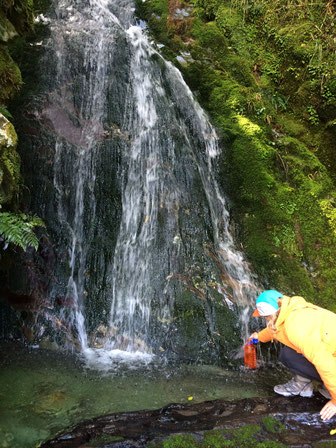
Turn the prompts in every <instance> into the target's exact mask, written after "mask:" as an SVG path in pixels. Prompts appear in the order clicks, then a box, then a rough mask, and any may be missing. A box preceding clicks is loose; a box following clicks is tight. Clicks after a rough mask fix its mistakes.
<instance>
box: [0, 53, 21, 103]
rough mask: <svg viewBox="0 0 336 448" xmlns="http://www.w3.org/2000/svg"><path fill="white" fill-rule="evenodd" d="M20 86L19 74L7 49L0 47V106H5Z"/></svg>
mask: <svg viewBox="0 0 336 448" xmlns="http://www.w3.org/2000/svg"><path fill="white" fill-rule="evenodd" d="M21 85H22V78H21V72H20V70H19V68H18V66H17V65H16V64H15V62H14V61H13V59H12V58H11V57H10V55H9V53H8V51H7V49H4V48H1V47H0V86H1V87H0V106H6V105H7V104H8V102H9V101H10V100H12V99H13V98H14V96H15V95H16V94H17V92H18V91H19V90H20V88H21Z"/></svg>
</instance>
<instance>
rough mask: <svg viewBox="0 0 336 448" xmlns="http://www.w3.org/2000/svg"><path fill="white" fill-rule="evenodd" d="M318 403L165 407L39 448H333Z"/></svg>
mask: <svg viewBox="0 0 336 448" xmlns="http://www.w3.org/2000/svg"><path fill="white" fill-rule="evenodd" d="M324 403H325V400H324V399H322V397H314V398H310V399H305V398H301V397H293V398H286V397H278V396H274V397H269V398H249V399H243V400H237V401H223V400H216V401H207V402H203V403H198V404H193V405H190V404H187V405H182V404H171V405H168V406H166V407H164V408H161V409H158V410H154V411H139V412H125V413H119V414H110V415H105V416H102V417H98V418H94V419H91V420H88V421H85V422H83V423H80V424H79V425H77V426H76V427H74V428H72V429H70V430H69V431H66V432H64V433H62V434H60V435H59V436H58V437H56V438H55V439H53V440H50V441H48V442H46V443H44V444H42V445H41V448H77V447H78V448H91V447H96V448H112V447H114V448H145V447H147V448H149V447H153V448H159V447H164V448H166V447H167V448H182V447H186V448H192V447H202V448H205V447H207V448H212V447H217V448H218V447H248V448H252V447H259V448H261V447H269V448H270V447H272V448H275V447H284V446H287V447H296V448H299V447H301V448H309V447H310V448H325V447H334V446H336V437H335V436H334V435H333V434H334V431H333V429H334V428H335V427H336V418H333V419H332V420H330V421H328V422H323V421H322V420H321V418H320V415H319V411H320V410H321V408H322V407H323V405H324ZM335 432H336V430H335ZM211 440H213V441H211ZM214 440H215V441H214ZM221 440H222V443H221V442H220V441H221Z"/></svg>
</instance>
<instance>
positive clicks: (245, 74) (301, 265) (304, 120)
mask: <svg viewBox="0 0 336 448" xmlns="http://www.w3.org/2000/svg"><path fill="white" fill-rule="evenodd" d="M154 4H155V9H154ZM137 5H138V14H139V16H141V17H142V18H143V19H145V20H147V21H148V24H149V28H150V31H151V33H152V34H153V37H154V39H156V40H157V42H161V43H163V44H164V45H165V47H163V48H162V50H161V51H162V52H163V54H164V56H165V57H166V58H169V59H170V60H172V61H174V63H175V64H176V65H178V66H179V68H180V70H181V71H182V73H183V75H184V78H185V80H186V81H187V83H188V84H189V86H190V87H191V89H192V90H193V91H194V93H195V95H196V97H197V98H198V100H199V101H200V103H201V104H202V106H203V107H204V108H205V109H206V110H207V111H208V113H209V115H210V116H211V119H212V122H213V123H214V124H215V126H216V128H217V130H218V133H219V136H220V138H221V141H222V145H223V146H225V147H226V148H228V151H225V154H224V155H223V156H222V159H221V160H220V170H221V179H222V184H223V188H224V190H225V191H226V192H227V193H228V194H229V196H230V197H231V199H232V203H233V206H232V215H233V217H234V219H235V221H236V222H238V223H239V225H240V233H239V235H238V237H239V239H240V240H241V243H242V245H243V247H244V250H245V252H246V254H247V257H248V258H249V260H250V261H251V262H252V265H253V267H254V269H255V271H256V272H257V273H258V274H259V276H260V278H261V280H262V281H263V283H264V284H265V286H267V285H268V286H269V287H276V288H277V289H279V290H281V291H283V292H284V293H287V294H293V293H294V294H301V295H303V296H304V297H305V298H306V299H308V300H310V301H313V302H315V303H318V304H321V305H322V306H325V307H327V308H329V309H332V310H334V311H336V302H335V299H334V286H335V281H336V268H335V263H334V260H335V258H336V233H335V232H336V203H335V201H336V186H335V181H336V163H335V162H336V139H335V137H336V81H335V79H336V78H335V74H336V60H335V49H336V34H335V32H334V30H335V29H336V28H335V24H336V9H335V5H334V4H333V2H325V1H322V0H319V1H317V2H314V3H313V2H306V1H300V0H297V1H292V0H290V1H287V0H286V1H285V0H275V1H274V2H272V3H271V4H270V3H269V2H267V1H266V0H258V1H255V0H249V1H244V2H243V1H241V2H240V1H237V0H196V1H195V2H194V6H193V8H192V5H191V4H188V3H187V2H183V3H182V2H180V1H179V0H174V1H173V0H166V1H163V0H162V1H160V2H154V1H151V0H147V1H145V2H142V1H140V0H138V2H137ZM182 7H184V8H185V9H188V11H189V16H188V17H187V18H186V19H185V20H186V21H187V23H186V25H185V26H183V25H182V22H183V19H182V18H179V17H177V16H176V14H175V13H174V11H176V10H177V9H178V8H179V9H180V8H182ZM191 8H192V10H191ZM190 10H191V11H192V12H191V13H190ZM167 11H168V13H167ZM155 14H156V15H159V16H160V19H159V18H157V17H156V16H155ZM167 14H168V15H167ZM176 17H177V18H176ZM181 51H182V52H189V53H190V55H191V58H192V60H191V61H190V62H188V63H187V64H184V65H183V66H180V65H179V63H178V61H177V59H176V56H177V55H178V54H179V53H180V52H181Z"/></svg>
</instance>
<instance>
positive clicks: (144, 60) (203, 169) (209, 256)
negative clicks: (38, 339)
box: [32, 0, 258, 356]
mask: <svg viewBox="0 0 336 448" xmlns="http://www.w3.org/2000/svg"><path fill="white" fill-rule="evenodd" d="M54 2H55V3H56V5H55V8H54V13H53V14H51V18H50V30H51V35H50V37H48V38H47V39H48V40H47V41H46V42H45V43H44V45H45V47H46V48H48V49H49V54H51V55H53V56H54V59H53V61H56V62H54V63H53V64H52V63H51V62H50V61H51V59H50V58H48V57H45V58H44V60H43V61H42V64H41V67H42V68H41V70H42V71H43V75H41V77H42V78H43V81H41V83H42V85H43V86H44V87H43V92H42V93H41V97H42V98H43V99H42V100H41V98H39V101H38V103H37V102H36V104H35V111H34V114H35V117H36V118H35V120H36V121H37V122H38V123H39V126H40V129H41V140H43V139H45V140H46V141H48V145H51V142H52V144H53V148H54V150H53V160H52V162H51V165H52V170H51V171H50V170H49V171H45V172H44V171H43V170H46V168H41V169H42V172H43V176H41V175H40V178H39V183H40V188H39V193H38V194H36V195H35V199H34V200H33V208H34V209H35V210H36V212H38V213H39V214H40V215H41V216H42V217H43V218H44V219H45V220H46V222H47V224H48V228H49V229H50V233H51V234H52V237H53V240H54V241H57V242H58V243H57V249H56V252H57V253H56V257H57V260H58V262H57V265H56V267H55V278H56V281H55V282H54V283H53V286H52V288H51V291H50V297H51V299H52V298H53V297H63V298H64V300H63V302H64V303H69V302H70V303H71V306H64V305H62V306H60V308H59V310H58V311H57V310H56V311H57V312H58V319H59V322H60V323H61V325H60V326H61V327H62V328H66V329H67V331H65V330H64V333H65V340H66V344H67V345H69V346H77V347H78V348H79V349H80V350H81V351H83V352H84V353H86V354H87V355H88V356H95V354H96V353H97V350H100V352H101V353H115V354H118V353H120V351H124V352H128V353H134V354H136V355H138V354H139V353H142V354H144V355H147V356H151V354H152V353H156V352H157V348H158V347H161V346H160V344H161V343H162V341H161V339H162V337H161V335H160V334H161V333H160V332H161V331H162V328H163V327H166V325H161V324H160V323H162V322H164V323H165V322H168V323H169V322H171V320H172V313H173V308H174V303H175V300H176V295H178V294H180V291H181V286H180V289H179V287H178V286H177V284H178V285H181V281H182V282H183V281H184V282H185V283H186V284H187V285H188V282H189V283H190V276H191V275H194V273H195V272H196V273H197V272H199V270H202V269H204V270H205V271H206V274H207V275H208V276H209V278H210V277H211V279H212V280H211V281H212V282H213V283H216V284H217V290H218V292H219V293H220V294H221V295H222V300H223V302H224V303H225V304H228V305H229V306H232V302H234V303H236V304H238V305H239V306H241V307H244V306H248V304H249V300H250V297H252V296H253V295H254V294H255V291H256V290H257V289H258V286H257V285H256V282H255V279H254V278H253V276H252V275H251V272H250V270H249V267H248V264H247V263H246V261H245V260H244V257H243V255H242V253H241V252H240V251H239V250H237V248H236V246H235V243H234V240H233V237H232V235H231V232H230V217H229V212H228V210H227V206H226V201H225V198H224V196H223V193H222V192H221V188H220V186H219V184H218V182H217V179H216V169H217V168H216V167H217V161H218V158H219V157H220V152H221V151H220V148H219V145H218V137H217V135H216V131H215V129H214V128H213V127H212V126H211V124H210V122H209V119H208V117H207V116H206V114H205V113H204V111H203V110H202V109H201V107H200V106H199V105H198V103H197V101H196V100H195V98H194V97H193V95H192V93H191V91H190V90H189V88H188V86H187V85H186V83H185V82H184V80H183V78H182V76H181V73H180V72H179V71H178V69H177V68H176V67H174V66H173V65H172V64H171V63H169V62H167V61H165V60H164V59H163V58H162V56H161V55H160V54H159V53H158V51H157V49H156V48H155V45H154V44H152V43H150V41H149V39H148V37H147V35H146V31H145V30H143V29H142V28H141V27H140V26H137V25H136V21H135V18H134V16H133V13H134V5H133V3H132V1H131V0H123V1H117V0H89V1H87V0H78V1H76V2H73V1H70V0H58V1H57V0H54ZM51 78H52V79H53V82H51V81H50V79H51ZM34 144H35V145H36V143H34ZM37 150H38V149H37ZM39 174H41V172H39ZM35 176H37V174H35ZM45 179H47V180H45ZM34 182H35V183H36V180H35V181H32V183H34ZM35 188H36V187H35ZM50 192H51V193H50ZM47 194H48V195H49V196H48V197H47ZM34 201H35V202H34ZM45 202H48V206H45V205H44V206H43V205H42V203H45ZM34 204H35V205H34ZM201 263H203V264H204V266H206V268H204V267H200V264H201ZM215 270H216V272H217V273H215V272H212V271H215ZM195 275H196V274H195ZM197 275H199V274H197ZM188 276H189V277H188ZM215 277H216V278H215ZM200 291H203V290H202V289H201V290H200ZM229 291H231V292H229ZM199 294H203V293H202V292H199ZM204 294H205V293H204ZM206 298H207V297H206ZM63 302H62V303H63ZM98 308H99V309H98ZM242 315H243V313H242ZM245 324H246V319H245ZM209 325H210V326H211V322H209ZM245 331H247V330H245ZM165 337H167V335H165ZM97 341H98V342H99V343H98V342H97Z"/></svg>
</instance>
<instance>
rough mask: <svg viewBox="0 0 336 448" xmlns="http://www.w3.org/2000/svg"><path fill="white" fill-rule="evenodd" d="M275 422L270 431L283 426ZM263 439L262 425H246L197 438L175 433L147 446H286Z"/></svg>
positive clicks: (242, 447) (183, 447)
mask: <svg viewBox="0 0 336 448" xmlns="http://www.w3.org/2000/svg"><path fill="white" fill-rule="evenodd" d="M272 420H274V419H272ZM272 423H273V422H272ZM277 423H279V422H277ZM266 424H267V423H266ZM273 424H274V426H272V425H271V422H268V425H269V428H270V429H274V428H275V429H274V432H272V431H271V430H270V431H269V433H272V434H274V433H278V432H279V431H278V429H282V428H281V427H279V428H278V427H277V426H276V424H275V423H273ZM263 439H264V437H263V435H262V434H261V426H259V425H246V426H242V427H240V428H237V429H216V430H212V431H205V432H204V434H203V437H202V436H201V434H198V437H197V438H196V437H195V436H191V435H182V434H179V435H174V436H171V437H169V438H168V439H167V440H165V441H163V442H154V443H149V444H148V445H147V448H285V445H283V444H282V443H279V442H277V441H272V440H263Z"/></svg>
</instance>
